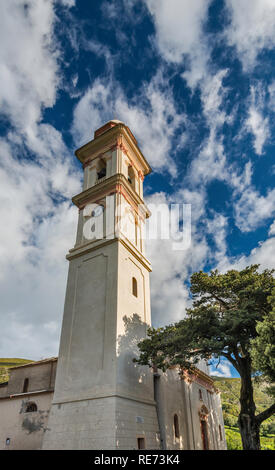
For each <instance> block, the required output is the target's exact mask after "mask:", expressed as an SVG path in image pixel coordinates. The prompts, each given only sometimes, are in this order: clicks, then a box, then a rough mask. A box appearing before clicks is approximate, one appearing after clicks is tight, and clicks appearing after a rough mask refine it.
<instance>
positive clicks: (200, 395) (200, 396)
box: [199, 389, 202, 400]
mask: <svg viewBox="0 0 275 470" xmlns="http://www.w3.org/2000/svg"><path fill="white" fill-rule="evenodd" d="M199 399H200V400H202V391H201V389H199Z"/></svg>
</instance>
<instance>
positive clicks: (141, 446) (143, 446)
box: [137, 437, 145, 449]
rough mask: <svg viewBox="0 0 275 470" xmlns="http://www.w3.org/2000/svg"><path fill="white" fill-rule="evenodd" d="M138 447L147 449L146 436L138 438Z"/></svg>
mask: <svg viewBox="0 0 275 470" xmlns="http://www.w3.org/2000/svg"><path fill="white" fill-rule="evenodd" d="M137 444H138V449H145V439H144V437H138V438H137Z"/></svg>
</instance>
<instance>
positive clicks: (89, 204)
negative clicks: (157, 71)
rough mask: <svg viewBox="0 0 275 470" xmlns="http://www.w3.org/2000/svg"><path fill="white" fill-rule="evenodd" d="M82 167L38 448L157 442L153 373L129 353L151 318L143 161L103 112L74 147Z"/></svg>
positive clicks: (127, 134) (125, 132)
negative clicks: (50, 392)
mask: <svg viewBox="0 0 275 470" xmlns="http://www.w3.org/2000/svg"><path fill="white" fill-rule="evenodd" d="M75 154H76V157H77V158H78V159H79V160H80V162H81V163H82V165H83V169H84V183H83V191H82V192H81V193H80V194H78V195H76V196H74V197H73V199H72V200H73V203H74V204H75V205H76V206H77V207H78V209H79V218H78V228H77V236H76V243H75V246H74V247H73V248H72V249H71V250H69V253H68V254H67V259H68V260H69V272H68V281H67V290H66V297H65V307H64V315H63V324H62V331H61V339H60V350H59V357H58V367H57V376H56V384H55V392H54V398H53V403H52V407H51V411H50V416H49V422H48V429H47V431H46V432H45V436H44V441H43V449H137V448H148V449H157V448H159V447H160V443H159V427H158V421H157V413H156V404H155V401H154V386H153V376H152V373H151V372H150V370H149V368H148V367H141V366H138V365H137V364H135V363H133V358H134V357H135V355H136V354H137V343H138V342H139V341H140V340H141V339H142V338H144V337H145V336H146V329H147V327H148V326H149V325H150V324H151V312H150V287H149V273H150V271H151V267H150V263H149V261H148V260H147V258H146V255H145V251H144V236H143V234H144V224H145V220H146V218H147V217H149V215H150V213H149V211H148V209H147V207H146V206H145V204H144V202H143V180H144V177H145V176H146V175H147V174H149V173H150V171H151V169H150V166H149V164H148V163H147V161H146V159H145V158H144V156H143V155H142V152H141V151H140V149H139V147H138V144H137V141H136V139H135V137H134V136H133V134H132V132H131V131H130V129H129V128H128V127H127V126H126V125H125V124H124V123H122V122H121V121H117V120H112V121H109V122H108V123H106V124H105V125H104V126H103V127H101V128H100V129H98V130H96V131H95V133H94V139H93V140H91V141H90V142H88V143H87V144H86V145H84V146H82V147H81V148H79V149H78V150H76V152H75Z"/></svg>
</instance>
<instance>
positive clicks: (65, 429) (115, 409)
mask: <svg viewBox="0 0 275 470" xmlns="http://www.w3.org/2000/svg"><path fill="white" fill-rule="evenodd" d="M143 446H144V447H143ZM139 447H140V448H146V449H159V448H160V438H159V426H158V421H157V413H156V407H155V405H154V404H147V403H142V402H139V401H135V400H132V399H128V398H123V397H118V396H111V397H104V398H95V399H91V400H81V401H74V402H64V403H59V404H52V407H51V412H50V417H49V422H48V427H47V430H46V432H45V435H44V439H43V446H42V449H44V450H133V449H138V448H139Z"/></svg>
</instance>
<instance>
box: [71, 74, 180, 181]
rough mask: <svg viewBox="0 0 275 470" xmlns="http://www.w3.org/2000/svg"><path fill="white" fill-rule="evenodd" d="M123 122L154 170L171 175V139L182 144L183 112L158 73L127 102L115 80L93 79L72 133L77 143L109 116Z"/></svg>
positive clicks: (78, 108) (88, 138) (172, 169)
mask: <svg viewBox="0 0 275 470" xmlns="http://www.w3.org/2000/svg"><path fill="white" fill-rule="evenodd" d="M114 118H116V119H120V120H121V121H124V122H125V123H127V125H128V126H129V127H130V128H131V130H132V132H133V133H134V135H135V137H136V138H137V140H138V142H139V144H140V146H141V149H142V151H143V153H144V155H145V157H146V158H147V159H148V161H149V163H150V164H151V165H152V166H153V167H154V169H155V170H159V171H162V170H163V169H164V168H166V169H168V171H169V172H170V173H171V174H172V175H173V174H175V170H176V166H175V163H174V162H173V160H172V158H171V150H172V139H173V137H176V138H177V145H178V147H181V146H182V145H183V144H184V134H185V132H184V123H185V120H186V117H185V115H184V114H183V113H182V114H181V113H179V112H178V111H177V109H176V104H175V102H174V98H173V95H172V92H171V90H170V89H169V87H167V83H166V82H165V80H164V78H163V75H162V73H161V72H158V73H157V75H156V76H155V77H153V79H152V80H151V81H150V82H149V83H144V84H143V87H142V89H141V90H139V91H138V92H137V94H136V95H135V97H134V98H133V99H132V100H131V102H129V100H127V98H126V97H125V95H124V93H123V91H122V90H121V88H120V87H119V85H118V84H117V83H115V82H113V83H112V82H107V81H106V80H104V79H103V80H100V79H97V80H95V82H94V83H93V85H92V86H91V87H90V88H89V89H88V90H87V91H86V92H85V94H84V95H83V97H82V98H81V99H80V100H79V102H78V104H77V106H76V108H75V110H74V118H73V125H72V133H73V135H74V139H75V142H76V144H77V145H80V144H84V143H86V142H87V141H88V140H90V139H92V138H93V132H92V131H94V130H96V129H97V128H98V127H100V126H101V125H102V124H103V123H105V122H106V121H108V120H110V119H114Z"/></svg>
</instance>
